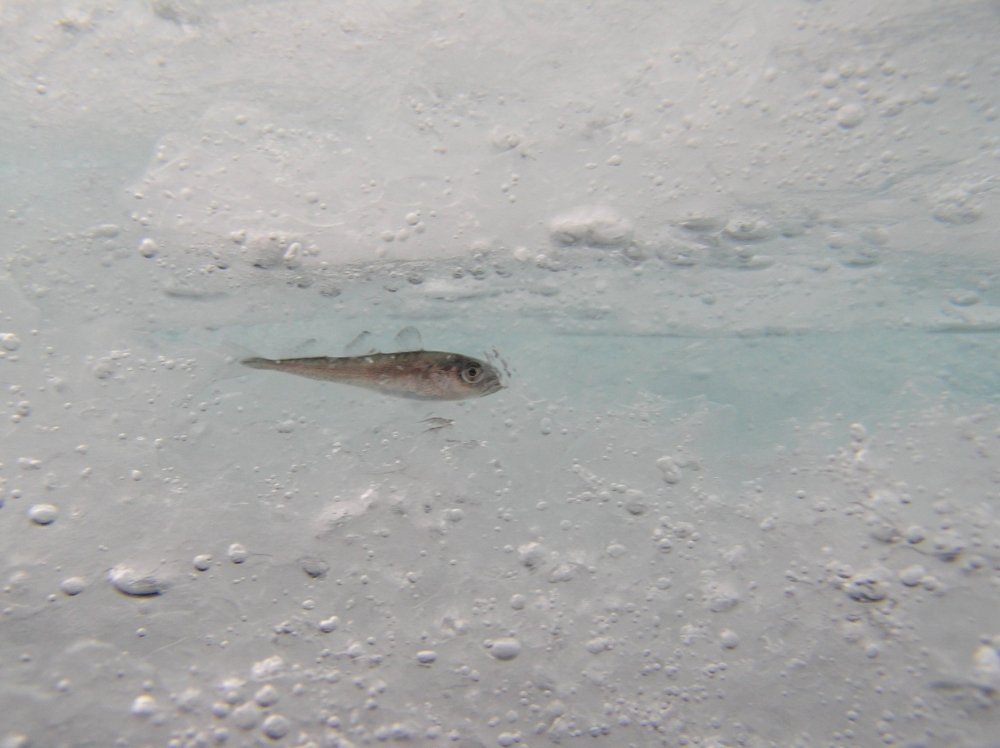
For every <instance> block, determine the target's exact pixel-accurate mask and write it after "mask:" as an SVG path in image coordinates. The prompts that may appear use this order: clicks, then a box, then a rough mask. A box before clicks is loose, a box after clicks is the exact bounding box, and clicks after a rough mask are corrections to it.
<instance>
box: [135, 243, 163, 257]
mask: <svg viewBox="0 0 1000 748" xmlns="http://www.w3.org/2000/svg"><path fill="white" fill-rule="evenodd" d="M157 252H159V247H157V246H156V242H155V241H153V240H152V239H143V240H142V241H141V242H139V254H140V255H141V256H143V257H146V258H152V257H156V255H157Z"/></svg>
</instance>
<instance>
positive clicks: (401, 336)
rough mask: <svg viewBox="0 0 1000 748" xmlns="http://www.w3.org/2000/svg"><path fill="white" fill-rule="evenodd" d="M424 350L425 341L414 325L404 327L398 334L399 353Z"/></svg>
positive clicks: (397, 346)
mask: <svg viewBox="0 0 1000 748" xmlns="http://www.w3.org/2000/svg"><path fill="white" fill-rule="evenodd" d="M423 349H424V341H423V340H422V339H421V337H420V331H419V330H418V329H417V328H415V327H414V326H413V325H409V326H407V327H404V328H403V329H402V330H400V331H399V332H397V333H396V350H397V351H399V352H403V351H422V350H423Z"/></svg>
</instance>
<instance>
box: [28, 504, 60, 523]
mask: <svg viewBox="0 0 1000 748" xmlns="http://www.w3.org/2000/svg"><path fill="white" fill-rule="evenodd" d="M58 515H59V508H58V507H57V506H55V505H54V504H35V505H34V506H33V507H31V508H30V509H29V510H28V519H30V520H31V521H32V522H34V523H35V524H36V525H51V524H52V523H53V522H55V521H56V517H57V516H58Z"/></svg>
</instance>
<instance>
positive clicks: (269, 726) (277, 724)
mask: <svg viewBox="0 0 1000 748" xmlns="http://www.w3.org/2000/svg"><path fill="white" fill-rule="evenodd" d="M290 728H291V724H290V723H289V722H288V718H287V717H284V716H282V715H280V714H272V715H270V716H269V717H268V718H267V719H265V720H264V724H263V725H261V731H262V732H263V733H264V734H265V735H267V737H269V738H271V739H272V740H279V739H281V738H283V737H285V735H287V734H288V730H289V729H290Z"/></svg>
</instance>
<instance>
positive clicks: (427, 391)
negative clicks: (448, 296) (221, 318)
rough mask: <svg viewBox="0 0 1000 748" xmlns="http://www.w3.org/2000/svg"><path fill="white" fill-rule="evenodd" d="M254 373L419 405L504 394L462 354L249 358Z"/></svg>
mask: <svg viewBox="0 0 1000 748" xmlns="http://www.w3.org/2000/svg"><path fill="white" fill-rule="evenodd" d="M242 363H243V364H244V365H245V366H249V367H250V368H252V369H271V370H273V371H282V372H285V373H287V374H297V375H298V376H300V377H309V378H310V379H321V380H323V381H327V382H339V383H341V384H352V385H355V386H358V387H366V388H367V389H370V390H376V391H378V392H383V393H385V394H387V395H395V396H396V397H407V398H412V399H415V400H465V399H468V398H473V397H483V396H484V395H490V394H492V393H494V392H497V391H498V390H500V389H503V384H502V382H501V381H500V375H499V374H498V372H497V370H496V369H494V368H493V367H492V366H491V365H490V364H488V363H486V362H485V361H480V360H478V359H475V358H471V357H470V356H463V355H462V354H460V353H445V352H443V351H406V352H403V353H371V354H368V355H367V356H346V357H341V358H331V357H329V356H315V357H312V358H281V359H271V358H259V357H253V358H246V359H243V361H242Z"/></svg>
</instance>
